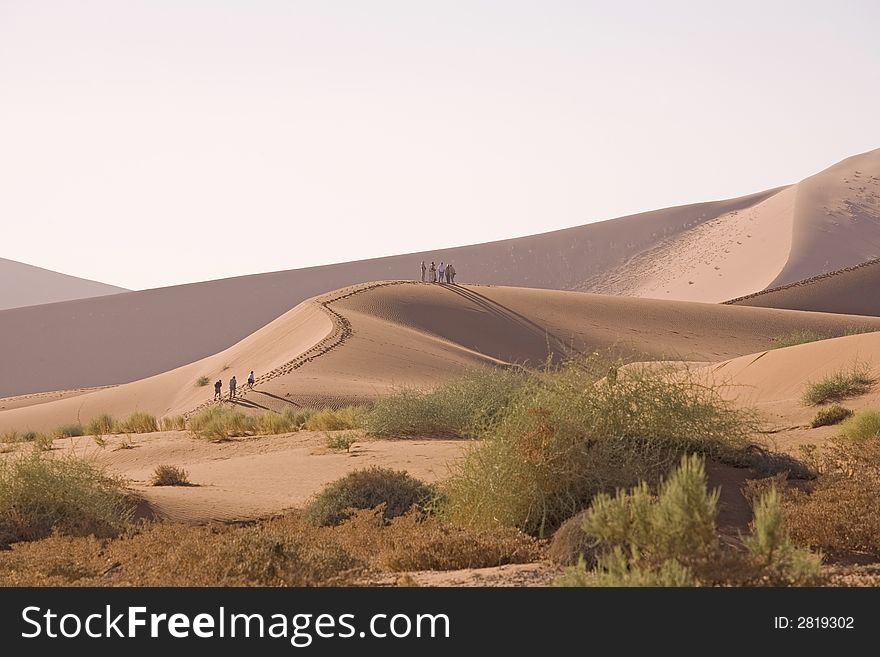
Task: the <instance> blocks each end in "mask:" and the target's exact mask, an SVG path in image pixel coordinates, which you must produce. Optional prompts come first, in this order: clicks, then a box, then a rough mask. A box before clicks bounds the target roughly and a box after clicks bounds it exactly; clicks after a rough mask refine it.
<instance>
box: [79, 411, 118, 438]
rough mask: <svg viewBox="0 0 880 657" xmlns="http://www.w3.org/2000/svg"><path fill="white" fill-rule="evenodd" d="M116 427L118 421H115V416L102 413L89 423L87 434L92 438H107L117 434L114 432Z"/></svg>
mask: <svg viewBox="0 0 880 657" xmlns="http://www.w3.org/2000/svg"><path fill="white" fill-rule="evenodd" d="M115 427H116V420H114V419H113V416H112V415H108V414H107V413H102V414H101V415H98V416H96V417H93V418H92V419H91V420H89V423H88V425H87V426H86V433H87V434H88V435H90V436H106V435H108V434H111V433H116V432H115V431H114V428H115Z"/></svg>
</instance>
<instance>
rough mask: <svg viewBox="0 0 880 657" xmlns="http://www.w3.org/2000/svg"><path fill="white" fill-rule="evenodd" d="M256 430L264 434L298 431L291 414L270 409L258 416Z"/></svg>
mask: <svg viewBox="0 0 880 657" xmlns="http://www.w3.org/2000/svg"><path fill="white" fill-rule="evenodd" d="M256 430H257V433H259V434H262V435H273V434H279V433H290V432H291V431H296V427H295V425H294V424H293V419H292V418H291V415H290V414H285V413H275V412H273V411H269V412H267V413H263V414H262V415H260V416H258V417H257V418H256Z"/></svg>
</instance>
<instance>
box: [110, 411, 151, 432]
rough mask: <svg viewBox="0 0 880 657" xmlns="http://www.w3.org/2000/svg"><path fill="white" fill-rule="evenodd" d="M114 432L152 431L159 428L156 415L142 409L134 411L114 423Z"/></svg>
mask: <svg viewBox="0 0 880 657" xmlns="http://www.w3.org/2000/svg"><path fill="white" fill-rule="evenodd" d="M115 429H116V431H115V433H153V432H154V431H158V430H159V422H158V421H157V420H156V417H155V416H153V415H150V414H149V413H144V412H143V411H135V412H134V413H132V414H131V415H129V416H128V417H127V418H125V419H124V420H121V421H120V422H117V423H116V427H115Z"/></svg>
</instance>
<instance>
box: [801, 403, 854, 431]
mask: <svg viewBox="0 0 880 657" xmlns="http://www.w3.org/2000/svg"><path fill="white" fill-rule="evenodd" d="M852 414H853V412H852V411H851V410H850V409H848V408H844V407H843V406H840V405H839V404H834V406H829V407H828V408H823V409H821V410H819V411H818V412H817V413H816V415H815V417H813V420H812V422H810V426H811V427H813V428H814V429H815V428H817V427H827V426H830V425H832V424H839V423H840V422H843V421H844V420H845V419H846V418H848V417H849V416H850V415H852Z"/></svg>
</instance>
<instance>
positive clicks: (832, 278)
mask: <svg viewBox="0 0 880 657" xmlns="http://www.w3.org/2000/svg"><path fill="white" fill-rule="evenodd" d="M877 289H880V260H871V261H869V262H866V263H863V264H861V265H857V266H855V267H849V268H846V269H842V270H839V271H836V272H832V273H829V274H822V275H820V276H815V277H813V278H808V279H806V280H804V281H799V282H797V283H792V284H790V285H784V286H781V287H776V288H772V289H770V290H766V291H764V292H758V293H756V294H751V295H748V296H746V297H742V298H739V299H733V300H731V301H730V302H729V303H732V304H735V305H738V306H755V307H761V308H788V309H791V310H813V311H816V312H829V313H847V314H851V315H874V316H877V315H880V295H877V294H874V293H873V290H877Z"/></svg>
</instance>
